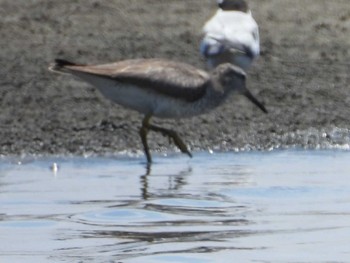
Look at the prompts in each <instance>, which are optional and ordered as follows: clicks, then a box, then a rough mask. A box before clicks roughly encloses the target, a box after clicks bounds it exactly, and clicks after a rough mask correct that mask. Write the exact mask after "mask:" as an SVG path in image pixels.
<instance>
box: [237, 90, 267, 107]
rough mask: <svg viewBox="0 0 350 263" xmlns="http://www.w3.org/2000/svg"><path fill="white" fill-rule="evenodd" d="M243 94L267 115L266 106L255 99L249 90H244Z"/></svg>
mask: <svg viewBox="0 0 350 263" xmlns="http://www.w3.org/2000/svg"><path fill="white" fill-rule="evenodd" d="M242 94H243V95H244V96H246V97H247V98H248V99H249V100H250V101H251V102H253V103H254V104H255V105H256V106H257V107H259V109H261V110H262V111H263V112H265V113H267V110H266V108H265V106H264V105H263V104H262V103H261V102H260V101H258V99H257V98H255V97H254V95H253V94H252V93H251V92H250V91H249V90H248V89H247V88H244V90H243V92H242Z"/></svg>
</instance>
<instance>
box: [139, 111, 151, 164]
mask: <svg viewBox="0 0 350 263" xmlns="http://www.w3.org/2000/svg"><path fill="white" fill-rule="evenodd" d="M150 119H151V115H146V116H145V118H144V119H143V121H142V127H141V129H140V137H141V141H142V144H143V149H144V151H145V154H146V158H147V162H148V163H151V162H152V157H151V154H150V152H149V147H148V143H147V134H148V131H149V121H150Z"/></svg>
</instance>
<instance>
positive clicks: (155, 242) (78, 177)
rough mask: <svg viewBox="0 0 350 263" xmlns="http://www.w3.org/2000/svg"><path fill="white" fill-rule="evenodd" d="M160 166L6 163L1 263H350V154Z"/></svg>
mask: <svg viewBox="0 0 350 263" xmlns="http://www.w3.org/2000/svg"><path fill="white" fill-rule="evenodd" d="M155 160H156V163H155V164H154V165H153V166H152V167H151V169H150V170H147V169H146V167H145V164H144V163H143V158H126V157H124V158H118V157H113V158H96V157H90V158H68V157H67V158H63V157H60V158H54V157H50V158H24V159H21V158H3V159H1V161H0V236H1V238H0V262H109V263H110V262H123V263H129V262H130V263H131V262H132V263H136V262H137V263H138V262H140V263H141V262H142V263H149V262H169V263H170V262H171V263H173V262H264V263H265V262H350V245H349V244H350V220H349V218H350V180H349V179H350V152H349V151H330V150H329V151H275V152H251V153H220V154H207V153H196V154H195V157H194V158H193V159H188V158H187V157H186V156H182V155H174V156H168V157H156V158H155ZM53 163H57V165H58V168H59V169H58V171H57V172H55V171H53V169H52V168H51V166H52V164H53Z"/></svg>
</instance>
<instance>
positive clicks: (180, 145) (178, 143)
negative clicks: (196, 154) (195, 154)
mask: <svg viewBox="0 0 350 263" xmlns="http://www.w3.org/2000/svg"><path fill="white" fill-rule="evenodd" d="M148 129H150V130H152V131H156V132H160V133H162V134H163V135H164V136H168V137H169V138H171V139H173V141H174V143H175V145H176V146H177V147H178V148H179V149H180V150H181V152H183V153H186V154H187V155H188V156H189V157H191V158H192V154H191V152H190V151H189V150H188V148H187V146H186V144H185V143H184V142H183V141H182V140H181V138H180V136H179V135H178V134H177V133H176V132H175V131H172V130H168V129H165V128H162V127H158V126H155V125H151V124H149V125H148Z"/></svg>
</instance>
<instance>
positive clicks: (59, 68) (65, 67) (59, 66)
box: [49, 59, 82, 73]
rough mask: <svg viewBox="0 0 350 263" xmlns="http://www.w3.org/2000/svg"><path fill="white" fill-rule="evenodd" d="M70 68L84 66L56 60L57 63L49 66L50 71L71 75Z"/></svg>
mask: <svg viewBox="0 0 350 263" xmlns="http://www.w3.org/2000/svg"><path fill="white" fill-rule="evenodd" d="M69 66H82V65H79V64H76V63H73V62H70V61H67V60H64V59H55V62H54V63H52V64H51V65H50V66H49V70H50V71H53V72H59V73H69V72H70V70H69Z"/></svg>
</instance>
